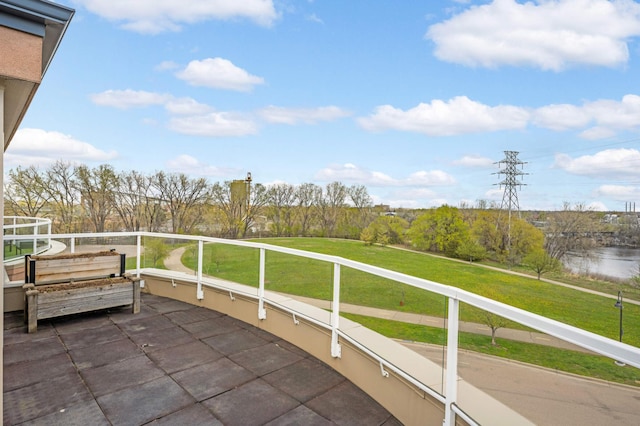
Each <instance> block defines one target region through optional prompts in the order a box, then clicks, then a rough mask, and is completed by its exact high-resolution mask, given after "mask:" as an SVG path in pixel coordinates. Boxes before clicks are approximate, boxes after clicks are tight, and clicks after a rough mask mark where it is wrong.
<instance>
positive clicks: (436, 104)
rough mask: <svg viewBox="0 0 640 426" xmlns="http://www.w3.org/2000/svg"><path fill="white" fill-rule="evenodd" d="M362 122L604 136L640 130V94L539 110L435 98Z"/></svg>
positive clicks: (425, 129)
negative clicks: (535, 129)
mask: <svg viewBox="0 0 640 426" xmlns="http://www.w3.org/2000/svg"><path fill="white" fill-rule="evenodd" d="M358 123H359V124H360V126H361V127H362V128H364V129H365V130H368V131H372V132H380V131H384V130H399V131H407V132H417V133H423V134H426V135H428V136H452V135H461V134H468V133H481V132H494V131H499V130H514V129H515V130H518V129H523V128H525V127H526V126H527V125H529V124H532V125H535V126H537V127H542V128H546V129H551V130H555V131H565V130H580V131H581V133H580V136H581V137H582V138H584V139H602V138H606V137H611V136H613V135H615V133H616V132H617V131H622V130H634V129H638V128H640V96H638V95H632V94H629V95H625V96H623V97H622V99H621V100H620V101H617V100H612V99H602V100H597V101H592V102H584V103H583V104H582V105H571V104H553V105H546V106H543V107H540V108H535V109H534V108H527V107H521V106H515V105H498V106H489V105H485V104H482V103H480V102H477V101H474V100H471V99H469V98H467V97H466V96H458V97H455V98H452V99H450V100H448V101H443V100H439V99H435V100H432V101H431V102H430V103H429V104H425V103H420V104H419V105H418V106H416V107H414V108H410V109H408V110H402V109H399V108H395V107H393V106H391V105H382V106H379V107H377V108H376V109H375V111H374V112H373V113H372V114H371V115H370V116H368V117H361V118H359V119H358Z"/></svg>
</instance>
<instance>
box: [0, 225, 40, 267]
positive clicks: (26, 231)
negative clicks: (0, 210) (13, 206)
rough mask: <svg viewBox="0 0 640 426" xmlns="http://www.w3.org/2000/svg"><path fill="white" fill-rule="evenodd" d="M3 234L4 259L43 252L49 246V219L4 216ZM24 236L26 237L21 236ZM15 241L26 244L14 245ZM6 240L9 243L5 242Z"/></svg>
mask: <svg viewBox="0 0 640 426" xmlns="http://www.w3.org/2000/svg"><path fill="white" fill-rule="evenodd" d="M3 234H4V241H5V247H4V251H5V258H4V261H11V260H15V259H17V258H21V257H22V256H24V255H25V254H39V253H43V252H45V251H47V250H49V248H50V247H51V238H50V236H51V219H46V218H39V217H25V216H4V222H3ZM24 236H26V237H27V238H23V237H24ZM16 241H24V242H25V243H26V244H25V245H23V244H18V245H15V242H16ZM7 242H9V245H7V244H6V243H7ZM7 251H8V252H9V253H7Z"/></svg>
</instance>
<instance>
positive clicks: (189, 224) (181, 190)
mask: <svg viewBox="0 0 640 426" xmlns="http://www.w3.org/2000/svg"><path fill="white" fill-rule="evenodd" d="M152 185H153V187H154V188H155V189H156V190H157V191H158V195H159V198H160V200H161V201H162V203H164V204H166V206H167V210H168V211H169V218H170V219H171V232H173V233H174V234H179V233H184V234H189V233H191V232H192V231H193V230H194V228H195V227H196V226H197V225H198V224H199V223H200V221H201V220H202V215H203V211H204V208H205V206H206V204H207V203H208V201H209V199H210V194H209V190H208V185H207V181H206V180H205V179H204V178H199V179H189V177H188V176H187V175H185V174H183V173H180V174H175V173H171V174H166V173H164V172H162V171H160V172H157V173H156V174H155V175H154V176H153V178H152Z"/></svg>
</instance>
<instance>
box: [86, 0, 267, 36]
mask: <svg viewBox="0 0 640 426" xmlns="http://www.w3.org/2000/svg"><path fill="white" fill-rule="evenodd" d="M74 3H76V4H80V5H82V6H84V7H85V8H87V10H89V11H91V12H93V13H95V14H96V15H99V16H101V17H103V18H105V19H108V20H110V21H115V22H123V24H122V27H123V28H125V29H128V30H131V31H135V32H139V33H145V34H157V33H161V32H165V31H178V30H180V29H181V26H182V25H184V24H192V23H196V22H203V21H208V20H212V19H216V20H230V19H237V18H245V19H249V20H252V21H254V22H255V23H257V24H258V25H262V26H267V27H268V26H271V25H272V24H273V23H274V22H275V21H276V19H278V13H277V12H276V10H275V8H274V5H273V1H272V0H242V1H237V0H206V1H204V0H163V1H159V0H135V1H131V0H74Z"/></svg>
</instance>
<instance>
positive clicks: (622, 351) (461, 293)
mask: <svg viewBox="0 0 640 426" xmlns="http://www.w3.org/2000/svg"><path fill="white" fill-rule="evenodd" d="M123 237H129V238H133V237H135V239H136V243H135V246H136V251H137V260H136V268H135V272H136V273H137V275H138V276H140V274H141V273H142V272H143V268H142V267H141V253H142V248H143V245H142V238H145V237H149V238H163V239H172V240H182V241H193V242H197V243H198V253H197V270H196V271H195V275H194V276H192V277H191V276H189V277H187V279H189V280H191V281H192V282H194V283H195V284H196V292H197V293H196V297H197V298H198V299H202V298H203V297H204V292H203V286H216V284H215V283H214V282H212V281H211V280H208V279H207V277H204V276H203V274H202V271H203V250H204V244H206V243H217V244H229V245H234V246H241V247H246V248H254V249H257V250H259V252H260V257H259V265H258V268H259V278H258V282H257V283H255V284H256V294H255V297H256V299H257V300H258V312H257V315H258V318H260V319H265V318H266V310H265V308H264V306H265V303H268V304H272V305H273V306H279V308H280V309H288V308H287V307H285V306H283V305H281V304H279V303H278V302H277V301H271V300H270V299H269V298H268V296H267V295H266V293H265V254H266V252H268V251H271V252H278V253H283V254H287V255H292V256H298V257H304V258H308V259H314V260H318V261H321V262H327V263H330V264H332V265H333V296H332V300H331V321H330V324H324V323H322V322H317V321H316V323H317V324H318V325H320V326H323V327H327V328H329V329H330V330H331V333H332V338H331V354H332V356H334V357H340V349H341V348H340V339H344V340H345V341H349V342H351V343H352V344H354V345H356V346H358V347H359V348H360V349H361V350H363V351H364V352H365V353H367V354H368V355H369V356H371V357H372V358H374V359H376V361H378V362H380V363H381V368H382V366H384V367H385V368H389V369H391V370H393V371H394V372H395V373H397V374H398V375H400V376H402V377H404V378H405V379H407V380H408V381H409V382H410V383H412V384H414V385H415V386H417V387H419V388H420V389H421V390H423V391H424V392H426V393H427V394H429V395H431V396H432V397H433V398H435V399H436V400H438V401H440V402H441V403H443V404H445V419H444V424H446V425H453V424H455V416H456V413H457V415H458V416H460V417H461V418H462V419H463V420H464V421H466V422H469V423H472V424H473V423H475V422H474V421H473V420H472V418H471V417H470V416H469V415H467V414H465V413H464V412H463V411H462V409H461V407H459V406H458V405H457V404H456V403H457V384H456V383H457V365H458V360H457V353H458V333H459V331H458V324H459V319H458V315H459V303H460V302H462V303H466V304H468V305H471V306H474V307H477V308H480V309H482V310H485V311H487V312H491V313H493V314H496V315H499V316H501V317H503V318H506V319H509V320H511V321H514V322H516V323H519V324H522V325H524V326H527V327H529V328H532V329H535V330H537V331H540V332H542V333H546V334H549V335H551V336H554V337H556V338H558V339H561V340H564V341H567V342H570V343H572V344H574V345H577V346H580V347H583V348H585V349H588V350H590V351H592V352H596V353H598V354H601V355H603V356H606V357H609V358H611V359H613V360H616V361H618V362H623V363H625V364H628V365H630V366H634V367H637V368H640V348H637V347H634V346H631V345H628V344H625V343H622V342H618V341H615V340H613V339H609V338H606V337H603V336H600V335H597V334H595V333H591V332H589V331H585V330H582V329H580V328H577V327H574V326H570V325H567V324H564V323H561V322H559V321H556V320H552V319H549V318H546V317H543V316H541V315H538V314H534V313H531V312H528V311H525V310H523V309H520V308H516V307H513V306H510V305H507V304H504V303H501V302H497V301H495V300H491V299H489V298H486V297H483V296H479V295H477V294H474V293H471V292H468V291H465V290H461V289H459V288H456V287H453V286H450V285H445V284H441V283H437V282H433V281H430V280H427V279H423V278H418V277H414V276H411V275H407V274H403V273H400V272H396V271H391V270H387V269H384V268H380V267H377V266H372V265H368V264H365V263H361V262H357V261H354V260H350V259H345V258H342V257H339V256H333V255H328V254H321V253H313V252H307V251H304V250H298V249H292V248H287V247H281V246H273V245H269V244H265V243H260V242H252V241H241V240H227V239H221V238H213V237H202V236H194V235H176V234H167V233H151V232H106V233H86V234H55V235H50V238H51V239H53V240H69V241H70V244H69V245H70V250H71V251H72V252H73V251H74V250H75V244H76V239H82V238H101V239H106V238H123ZM11 238H15V239H16V240H21V239H25V240H26V239H29V238H33V236H31V237H29V236H26V235H15V236H13V235H12V236H11ZM341 267H347V268H351V269H355V270H358V271H362V272H365V273H368V274H371V275H375V276H378V277H382V278H386V279H389V280H393V281H395V282H397V283H401V284H406V285H410V286H413V287H415V288H419V289H421V290H424V291H428V292H432V293H435V294H439V295H442V296H444V297H446V298H448V300H449V306H448V317H447V320H448V323H447V324H448V326H447V328H448V331H447V348H446V350H447V364H446V365H447V371H446V373H447V374H446V378H445V386H444V389H445V390H446V391H444V390H443V392H444V395H443V394H441V393H439V392H437V391H435V390H434V389H431V388H430V387H429V386H427V385H425V384H423V383H420V382H419V380H417V379H415V378H413V377H407V375H406V373H405V372H404V371H402V369H401V368H398V367H396V366H394V365H393V364H392V363H390V362H387V360H384V359H382V358H381V357H379V356H378V355H377V354H375V353H374V352H372V351H369V350H368V349H367V348H366V347H365V346H364V345H362V344H361V343H360V342H357V341H354V340H353V338H351V337H350V336H348V334H347V333H345V332H343V331H342V330H341V329H340V319H339V318H340V288H341V280H340V270H341ZM165 273H167V274H171V272H165ZM176 275H178V274H176ZM180 276H181V277H182V278H185V277H184V274H182V275H180ZM293 313H294V314H297V315H300V316H303V315H302V314H300V313H296V312H293ZM311 320H313V319H311ZM314 321H315V320H314Z"/></svg>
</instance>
